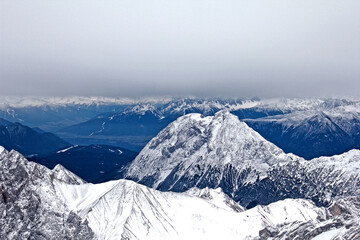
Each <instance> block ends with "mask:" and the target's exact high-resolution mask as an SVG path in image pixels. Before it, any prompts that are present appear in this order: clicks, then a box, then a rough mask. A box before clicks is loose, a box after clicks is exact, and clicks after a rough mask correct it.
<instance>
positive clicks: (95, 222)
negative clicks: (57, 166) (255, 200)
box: [55, 180, 327, 239]
mask: <svg viewBox="0 0 360 240" xmlns="http://www.w3.org/2000/svg"><path fill="white" fill-rule="evenodd" d="M55 188H56V190H57V191H58V192H59V194H60V195H61V197H62V198H63V200H64V201H65V203H66V205H67V206H68V207H69V209H71V210H73V211H75V212H76V213H77V214H79V215H80V216H81V217H84V218H86V219H87V221H88V222H89V226H90V227H91V229H92V230H93V231H94V232H95V233H96V235H97V237H98V238H99V239H122V238H128V239H254V238H257V237H259V233H260V231H261V230H263V229H265V228H267V227H269V228H280V227H282V229H286V227H285V226H286V225H294V224H295V225H296V224H299V223H305V222H311V223H313V224H317V223H319V222H320V220H323V219H325V218H326V215H327V212H326V210H325V209H323V208H317V207H315V205H314V204H313V203H311V202H310V201H306V200H292V199H288V200H284V201H280V202H277V203H273V204H270V205H269V206H258V207H256V208H253V209H251V210H247V211H244V209H243V208H241V207H240V206H239V205H237V204H236V203H235V202H233V201H231V200H230V199H228V198H227V197H225V195H224V194H223V193H222V192H221V191H220V190H219V189H218V190H209V189H205V190H202V192H201V190H198V189H192V190H191V191H190V192H187V193H182V194H179V193H171V192H160V191H157V190H153V189H150V188H147V187H145V186H142V185H139V184H137V183H134V182H132V181H128V180H118V181H111V182H107V183H103V184H97V185H92V184H84V185H68V184H65V183H61V182H56V184H55ZM204 191H205V193H204ZM194 195H195V196H194ZM199 196H201V197H199Z"/></svg>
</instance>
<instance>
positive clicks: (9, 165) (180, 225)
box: [0, 148, 360, 239]
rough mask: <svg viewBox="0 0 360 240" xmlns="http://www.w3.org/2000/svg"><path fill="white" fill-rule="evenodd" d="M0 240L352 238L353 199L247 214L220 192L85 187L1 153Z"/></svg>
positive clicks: (286, 203)
mask: <svg viewBox="0 0 360 240" xmlns="http://www.w3.org/2000/svg"><path fill="white" fill-rule="evenodd" d="M0 163H1V165H0V166H1V168H0V180H1V185H0V186H1V188H0V193H1V195H0V214H1V215H0V223H1V226H2V227H1V229H0V237H1V239H219V238H226V239H269V238H272V239H289V238H299V239H310V238H313V237H315V238H318V239H322V238H323V237H324V236H326V237H333V238H334V239H352V238H353V239H355V238H356V236H359V234H360V232H359V228H358V222H359V206H360V204H359V203H360V202H359V201H360V199H359V198H358V197H350V198H344V199H341V200H339V201H336V202H334V203H333V204H332V205H331V206H330V207H328V208H324V207H317V206H316V205H315V204H314V203H312V202H311V201H309V200H302V199H287V200H283V201H278V202H275V203H272V204H270V205H268V206H257V207H255V208H252V209H250V210H246V209H245V208H243V207H241V206H240V205H238V204H237V203H236V202H234V201H233V200H231V199H230V198H229V197H228V196H226V195H225V194H224V193H223V192H222V191H221V189H220V188H218V189H209V188H205V189H198V188H192V189H190V190H188V191H186V192H184V193H171V192H160V191H158V190H154V189H151V188H148V187H145V186H142V185H139V184H137V183H135V182H132V181H129V180H117V181H110V182H106V183H102V184H96V185H94V184H87V183H84V182H83V181H82V180H81V179H80V178H78V177H77V176H75V175H74V174H72V173H71V172H69V171H67V170H66V169H64V168H63V167H61V166H60V165H58V166H56V167H55V168H54V169H53V170H49V169H47V168H45V167H43V166H41V165H39V164H37V163H33V162H28V161H27V160H26V159H25V158H24V157H22V156H21V155H20V154H19V153H17V152H15V151H11V152H7V151H6V150H5V149H4V148H1V149H0Z"/></svg>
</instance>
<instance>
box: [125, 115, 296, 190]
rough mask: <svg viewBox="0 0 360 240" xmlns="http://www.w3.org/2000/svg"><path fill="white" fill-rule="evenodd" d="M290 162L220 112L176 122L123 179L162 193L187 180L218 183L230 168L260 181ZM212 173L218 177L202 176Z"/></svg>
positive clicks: (162, 133)
mask: <svg viewBox="0 0 360 240" xmlns="http://www.w3.org/2000/svg"><path fill="white" fill-rule="evenodd" d="M289 158H291V156H288V155H286V154H284V153H283V151H282V150H281V149H279V148H277V147H276V146H275V145H274V144H272V143H270V142H268V141H266V140H265V139H264V138H263V137H261V136H260V134H258V133H257V132H255V131H254V130H252V129H251V128H249V127H248V126H247V125H246V123H244V122H240V121H239V119H238V118H237V117H236V116H234V115H232V114H230V113H229V112H228V111H226V110H224V111H220V112H218V113H217V114H215V116H213V117H212V116H208V117H203V116H202V115H200V114H188V115H185V116H183V117H180V118H178V119H177V120H176V121H174V122H173V123H171V124H170V125H169V126H168V127H166V128H165V129H164V130H163V131H161V132H160V133H159V135H158V136H157V137H155V138H153V139H152V140H151V141H150V142H149V144H147V146H146V147H145V148H144V149H143V151H141V153H140V154H139V155H138V156H137V157H136V159H135V160H134V161H133V163H132V164H131V166H130V167H129V169H128V170H127V173H126V176H127V177H131V178H135V179H137V180H138V181H139V182H144V183H146V185H150V186H151V187H155V188H160V189H162V188H163V187H162V186H164V185H168V184H170V186H167V187H166V188H171V189H176V186H177V185H176V184H177V182H179V181H182V178H188V179H192V180H193V181H195V183H196V184H200V183H201V182H202V180H205V179H204V178H207V177H209V178H211V180H212V181H219V180H220V179H221V177H222V173H223V172H224V170H225V169H227V168H228V167H229V166H233V167H236V170H237V171H238V172H243V171H245V170H247V169H249V170H250V171H249V172H247V175H246V177H247V178H246V181H247V182H254V181H256V180H257V178H258V176H259V175H260V177H265V175H263V174H264V173H266V170H267V169H269V167H270V166H272V165H274V164H275V163H278V162H285V161H287V160H288V159H289ZM253 166H256V169H255V168H253ZM211 168H216V170H218V171H219V173H218V174H211V175H203V173H207V171H208V170H210V169H211ZM174 169H176V172H174ZM169 177H171V178H172V179H169ZM169 180H172V183H168V182H169ZM189 187H192V186H189Z"/></svg>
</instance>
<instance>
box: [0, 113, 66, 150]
mask: <svg viewBox="0 0 360 240" xmlns="http://www.w3.org/2000/svg"><path fill="white" fill-rule="evenodd" d="M0 145H3V146H4V147H5V148H7V149H8V150H11V149H15V150H17V151H19V152H21V153H22V154H24V155H31V154H45V153H49V152H52V151H55V150H58V149H61V148H65V147H68V146H70V145H71V144H70V143H68V142H66V141H64V140H62V139H61V138H59V137H58V136H56V135H55V134H52V133H47V132H41V131H39V130H37V129H32V128H30V127H28V126H24V125H22V124H20V123H11V122H9V121H6V120H4V119H1V118H0Z"/></svg>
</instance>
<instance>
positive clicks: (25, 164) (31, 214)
mask: <svg viewBox="0 0 360 240" xmlns="http://www.w3.org/2000/svg"><path fill="white" fill-rule="evenodd" d="M0 164H1V169H0V226H1V229H0V239H93V238H94V234H93V232H92V231H91V229H90V228H89V227H88V226H87V224H86V222H83V221H82V220H81V218H80V217H79V216H78V215H76V214H75V213H73V212H71V211H69V210H68V209H67V208H66V207H65V206H64V204H63V203H62V202H61V201H60V200H59V199H58V196H57V193H56V191H55V189H54V186H53V181H55V180H57V181H65V182H67V183H73V184H74V183H76V184H79V183H83V181H82V180H81V179H79V178H78V177H76V176H75V175H73V174H72V173H70V172H68V171H65V170H64V169H62V168H61V167H57V168H56V169H54V171H51V170H49V169H47V168H45V167H43V166H41V165H39V164H36V163H33V162H29V161H27V160H26V159H25V158H24V157H23V156H21V155H20V154H19V153H17V152H15V151H11V152H7V151H6V150H5V149H4V148H2V147H0Z"/></svg>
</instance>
